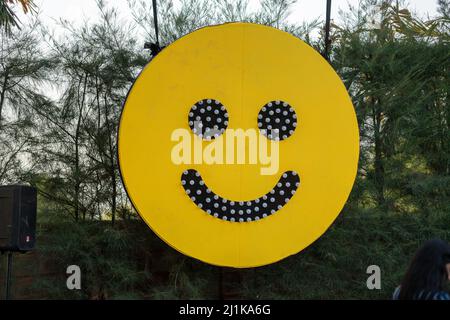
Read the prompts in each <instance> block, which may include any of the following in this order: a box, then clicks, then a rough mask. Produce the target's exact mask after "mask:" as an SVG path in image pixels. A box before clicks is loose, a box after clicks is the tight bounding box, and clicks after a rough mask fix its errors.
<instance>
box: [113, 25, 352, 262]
mask: <svg viewBox="0 0 450 320" xmlns="http://www.w3.org/2000/svg"><path fill="white" fill-rule="evenodd" d="M205 98H210V99H217V100H218V101H220V102H221V103H222V104H223V105H224V106H225V107H226V111H227V112H228V116H229V124H228V127H227V131H228V130H229V129H237V128H242V129H244V130H246V129H254V130H258V113H259V112H260V110H261V108H262V107H263V106H264V105H265V104H267V103H268V102H270V101H274V100H281V101H288V102H289V105H290V106H292V108H293V109H294V110H295V113H296V115H297V116H298V125H297V127H296V129H295V132H294V133H293V134H292V135H291V136H290V137H289V138H287V139H284V140H282V141H279V142H276V143H277V144H278V146H279V167H278V170H277V171H276V172H275V173H273V174H269V175H263V174H261V167H263V165H262V164H261V163H259V162H258V163H256V164H248V163H247V164H237V163H236V164H205V163H203V164H176V163H174V161H173V159H172V157H171V155H172V149H173V148H174V146H175V145H176V143H177V142H174V141H172V140H171V136H172V134H173V132H174V131H176V130H177V129H185V130H187V132H189V134H190V136H191V138H192V141H195V139H197V140H196V141H197V142H198V141H202V140H201V139H200V138H199V137H198V136H196V135H194V133H192V131H191V128H190V127H189V124H188V114H189V112H190V110H191V107H192V106H193V104H194V103H196V102H197V101H200V100H202V99H205ZM257 132H258V131H257ZM259 138H260V139H266V138H265V136H263V135H260V136H259ZM210 143H212V142H211V141H203V147H205V146H207V145H208V144H210ZM118 148H119V163H120V169H121V175H122V179H123V182H124V185H125V187H126V190H127V193H128V195H129V197H130V199H131V201H132V203H133V205H134V206H135V208H136V209H137V211H138V212H139V214H140V215H141V216H142V218H143V219H144V220H145V222H146V223H147V224H148V225H149V226H150V227H151V228H152V230H153V231H154V232H156V233H157V234H158V236H159V237H161V239H163V240H164V241H165V242H167V243H168V244H169V245H171V246H172V247H174V248H175V249H177V250H178V251H180V252H182V253H184V254H186V255H188V256H191V257H194V258H197V259H200V260H202V261H204V262H207V263H211V264H214V265H220V266H232V267H254V266H261V265H265V264H269V263H272V262H275V261H278V260H280V259H283V258H285V257H287V256H289V255H292V254H295V253H298V252H299V251H301V250H302V249H304V248H305V247H307V246H308V245H310V244H311V243H312V242H314V241H315V240H316V239H317V238H318V237H319V236H321V235H322V234H323V233H324V232H325V231H326V230H327V228H328V227H329V226H330V224H331V223H332V222H333V221H334V220H335V218H336V217H337V215H338V214H339V212H340V211H341V209H342V207H343V206H344V204H345V202H346V200H347V197H348V195H349V193H350V190H351V188H352V185H353V182H354V179H355V176H356V171H357V163H358V153H359V136H358V125H357V120H356V116H355V112H354V109H353V106H352V103H351V100H350V98H349V96H348V94H347V91H346V89H345V87H344V85H343V83H342V82H341V80H340V79H339V77H338V76H337V74H336V73H335V72H334V70H333V69H332V68H331V67H330V65H329V64H328V63H327V62H326V61H325V60H324V59H323V58H322V57H321V56H320V55H319V54H318V53H317V52H316V51H315V50H314V49H312V48H311V47H309V46H308V45H306V44H305V43H304V42H302V41H301V40H299V39H298V38H296V37H294V36H292V35H290V34H288V33H285V32H282V31H280V30H277V29H274V28H271V27H267V26H262V25H257V24H250V23H232V24H225V25H219V26H211V27H207V28H203V29H200V30H198V31H195V32H193V33H190V34H188V35H186V36H184V37H182V38H181V39H179V40H177V41H175V42H174V43H173V44H171V45H170V46H168V47H167V48H165V49H164V50H163V51H162V52H160V53H159V54H158V56H156V57H155V58H154V59H153V60H152V61H151V63H149V64H148V65H147V66H146V67H145V69H144V70H143V71H142V73H141V74H140V76H139V77H138V78H137V80H136V82H135V83H134V85H133V87H132V89H131V90H130V92H129V94H128V97H127V100H126V103H125V106H124V110H123V113H122V117H121V121H120V129H119V146H118ZM188 169H195V170H197V171H198V172H199V173H200V174H201V177H202V178H203V179H204V181H205V183H206V184H207V185H208V187H209V188H210V189H211V190H213V191H214V193H216V194H218V195H220V196H221V197H223V198H226V199H230V200H234V201H247V200H250V199H257V198H259V197H261V196H262V195H264V194H266V193H268V191H269V190H271V189H272V188H273V187H274V186H275V185H276V184H277V182H278V181H279V179H280V176H281V175H282V174H283V172H286V171H296V172H298V174H299V176H300V181H301V182H300V185H299V186H298V189H297V190H296V193H295V194H294V195H293V196H292V198H291V199H290V201H289V202H288V203H287V204H286V205H284V206H283V207H282V208H281V209H280V210H278V211H277V212H276V213H275V214H273V215H269V216H267V217H265V218H261V219H260V220H258V221H251V222H237V221H236V222H230V221H223V220H221V219H218V218H216V217H214V216H212V215H208V214H207V213H205V211H204V210H202V209H201V208H199V207H197V206H196V205H195V204H194V203H193V201H192V200H191V199H190V198H189V197H188V196H187V195H186V194H185V190H184V188H183V186H182V184H181V177H182V174H183V172H184V171H185V170H188Z"/></svg>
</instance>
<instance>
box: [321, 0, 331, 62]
mask: <svg viewBox="0 0 450 320" xmlns="http://www.w3.org/2000/svg"><path fill="white" fill-rule="evenodd" d="M330 23H331V0H327V13H326V20H325V49H324V51H323V57H324V58H325V59H327V60H328V61H330Z"/></svg>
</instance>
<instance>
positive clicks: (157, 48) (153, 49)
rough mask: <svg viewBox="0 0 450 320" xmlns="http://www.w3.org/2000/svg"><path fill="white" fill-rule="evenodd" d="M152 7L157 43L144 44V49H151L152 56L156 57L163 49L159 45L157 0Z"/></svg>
mask: <svg viewBox="0 0 450 320" xmlns="http://www.w3.org/2000/svg"><path fill="white" fill-rule="evenodd" d="M152 6H153V23H154V27H155V40H156V42H155V43H153V42H146V43H145V44H144V49H150V52H151V55H152V56H153V57H154V56H156V55H157V54H158V53H159V52H160V51H161V50H162V49H163V47H161V46H160V45H159V28H158V7H157V3H156V0H152Z"/></svg>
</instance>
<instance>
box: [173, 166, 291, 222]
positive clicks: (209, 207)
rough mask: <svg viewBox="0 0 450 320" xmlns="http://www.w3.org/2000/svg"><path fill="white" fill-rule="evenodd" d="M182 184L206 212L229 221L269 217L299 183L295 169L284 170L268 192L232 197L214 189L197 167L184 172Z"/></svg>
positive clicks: (288, 197)
mask: <svg viewBox="0 0 450 320" xmlns="http://www.w3.org/2000/svg"><path fill="white" fill-rule="evenodd" d="M181 184H182V186H183V188H184V190H185V193H186V195H187V196H188V197H189V198H190V199H191V201H192V202H193V203H194V204H195V205H196V206H197V207H198V208H200V209H202V210H203V211H204V212H206V213H207V214H209V215H211V216H213V217H215V218H218V219H222V220H225V221H230V222H251V221H258V220H260V219H263V218H266V217H268V216H270V215H272V214H274V213H276V212H277V211H278V210H280V209H281V208H283V206H285V205H286V204H287V203H288V202H289V201H290V200H291V198H292V197H293V196H294V194H295V192H296V191H297V188H298V186H299V185H300V177H299V175H298V174H297V173H296V172H295V171H286V172H284V173H283V174H282V175H281V177H280V179H279V180H278V182H277V184H276V185H275V186H274V187H273V188H272V190H270V191H269V192H268V193H266V194H265V195H263V196H262V197H259V198H257V199H254V200H249V201H232V200H229V199H225V198H222V197H221V196H219V195H217V194H216V193H214V192H213V191H212V190H211V189H210V188H208V186H207V185H206V183H205V182H204V181H203V179H202V177H201V175H200V173H199V172H198V171H197V170H194V169H189V170H186V171H184V172H183V174H182V175H181Z"/></svg>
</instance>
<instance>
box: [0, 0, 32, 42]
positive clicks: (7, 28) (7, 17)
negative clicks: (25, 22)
mask: <svg viewBox="0 0 450 320" xmlns="http://www.w3.org/2000/svg"><path fill="white" fill-rule="evenodd" d="M16 3H20V4H21V5H22V9H23V12H24V13H28V12H29V11H32V10H33V9H34V4H33V1H32V0H0V29H2V30H4V32H5V33H6V34H9V33H10V32H11V28H12V27H17V28H19V29H20V21H19V18H18V17H17V15H16V14H15V12H14V11H13V9H12V7H11V6H12V5H14V4H16Z"/></svg>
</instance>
